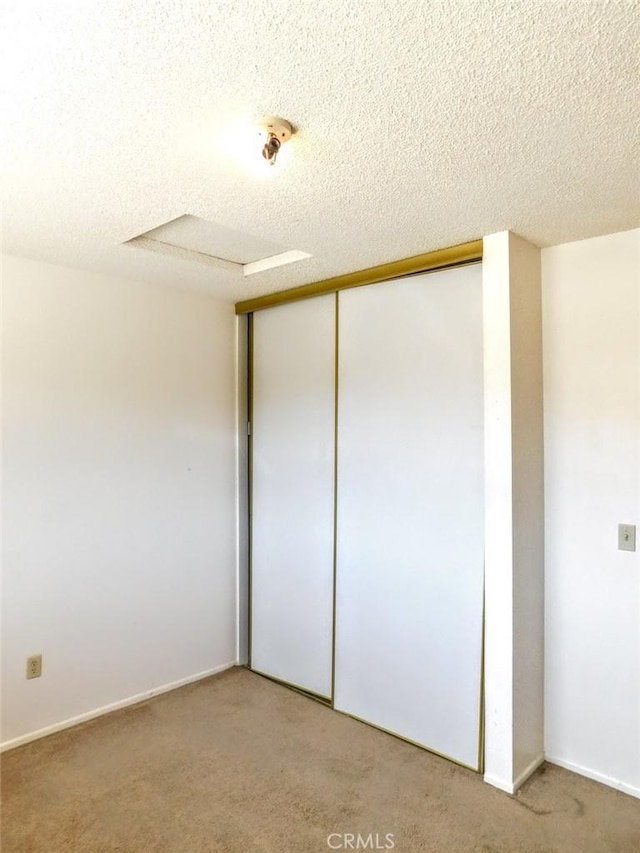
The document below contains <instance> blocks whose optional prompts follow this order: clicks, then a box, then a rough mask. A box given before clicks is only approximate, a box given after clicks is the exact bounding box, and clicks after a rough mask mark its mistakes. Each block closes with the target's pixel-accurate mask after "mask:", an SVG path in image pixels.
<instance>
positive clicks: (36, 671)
mask: <svg viewBox="0 0 640 853" xmlns="http://www.w3.org/2000/svg"><path fill="white" fill-rule="evenodd" d="M41 675H42V655H31V657H30V658H27V678H40V676H41Z"/></svg>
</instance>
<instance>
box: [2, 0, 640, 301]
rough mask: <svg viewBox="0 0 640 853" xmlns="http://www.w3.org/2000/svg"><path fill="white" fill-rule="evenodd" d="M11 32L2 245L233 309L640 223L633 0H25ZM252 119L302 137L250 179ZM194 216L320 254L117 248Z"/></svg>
mask: <svg viewBox="0 0 640 853" xmlns="http://www.w3.org/2000/svg"><path fill="white" fill-rule="evenodd" d="M2 29H3V31H4V34H5V42H6V44H5V47H4V48H3V57H2V60H1V61H2V65H3V66H4V67H3V69H2V81H3V83H2V85H3V88H4V92H3V96H2V104H1V108H2V113H3V117H4V130H3V139H2V152H1V156H2V173H3V195H4V205H3V226H4V227H3V249H4V251H6V252H10V253H14V254H18V255H26V256H29V257H33V258H37V259H40V260H44V261H51V262H55V263H62V264H68V265H72V266H77V267H81V268H88V269H93V270H97V271H101V272H105V273H110V274H115V275H120V276H124V277H126V278H136V279H142V280H146V281H151V282H157V283H167V284H171V285H178V286H184V287H197V288H200V289H205V290H208V291H210V292H212V293H217V294H219V295H220V296H221V297H222V298H224V299H228V300H236V299H242V298H247V297H251V296H256V295H260V294H263V293H268V292H272V291H276V290H281V289H283V288H287V287H292V286H295V285H299V284H303V283H305V282H309V281H315V280H318V279H322V278H326V277H328V276H332V275H338V274H341V273H345V272H350V271H352V270H355V269H361V268H363V267H367V266H371V265H374V264H379V263H383V262H385V261H391V260H395V259H398V258H402V257H406V256H409V255H412V254H417V253H420V252H425V251H429V250H431V249H436V248H441V247H444V246H448V245H452V244H455V243H459V242H463V241H466V240H470V239H475V238H477V237H480V236H482V235H484V234H488V233H491V232H494V231H499V230H502V229H505V228H510V229H512V230H514V231H516V232H518V233H520V234H522V235H523V236H524V237H526V238H527V239H529V240H532V241H533V242H534V243H537V244H538V245H550V244H555V243H561V242H565V241H568V240H576V239H580V238H585V237H589V236H593V235H596V234H602V233H606V232H612V231H618V230H623V229H627V228H632V227H636V226H637V225H638V224H639V223H640V165H639V160H638V143H639V131H638V128H639V127H640V73H639V63H638V59H639V54H638V44H639V43H640V2H639V0H526V2H525V0H433V2H423V1H422V0H362V2H358V3H345V2H344V0H324V2H322V3H318V2H317V0H313V2H311V0H297V2H292V0H271V2H266V0H230V1H229V2H227V0H222V2H216V3H212V2H210V0H203V2H199V0H191V2H189V0H186V1H185V0H163V2H125V0H105V2H101V3H100V4H98V5H96V4H94V3H86V2H83V0H77V2H72V0H60V2H57V3H51V2H49V0H35V2H33V0H32V2H29V0H20V2H9V3H5V4H4V12H3V21H2ZM265 114H277V115H281V116H284V117H285V118H288V119H290V120H291V121H292V122H293V123H294V124H295V125H296V126H297V127H298V128H299V133H298V134H297V135H296V136H295V137H294V138H293V140H292V141H291V142H290V143H288V145H287V148H290V151H288V152H287V153H288V155H289V156H288V157H287V158H286V159H285V158H284V157H283V158H282V162H281V163H279V164H278V165H277V166H276V168H275V169H273V170H272V171H271V173H269V175H268V178H266V179H259V178H256V177H255V176H254V175H252V174H250V173H249V172H248V171H247V170H246V169H244V168H243V167H241V166H240V165H238V163H237V162H236V160H235V159H234V157H233V156H231V155H230V153H229V152H228V151H227V150H223V147H222V145H221V142H220V140H221V138H222V136H223V135H224V133H225V132H226V130H227V128H229V127H232V126H233V125H234V123H235V122H237V121H238V120H240V119H247V118H251V119H258V118H261V117H262V116H264V115H265ZM283 152H284V149H283ZM232 153H233V152H232ZM185 213H188V214H193V215H195V216H199V217H201V218H203V219H207V220H210V221H213V222H216V223H218V224H219V225H222V226H225V227H228V228H234V229H238V230H241V231H244V232H246V233H248V234H252V235H254V236H256V237H259V238H262V239H264V240H268V241H271V242H274V243H278V244H281V245H283V246H286V247H289V248H295V249H300V250H302V251H305V252H309V253H311V254H312V255H313V257H312V258H311V259H309V260H305V261H301V262H300V263H297V264H292V265H291V266H289V267H282V268H279V269H273V270H269V271H267V272H264V273H260V274H258V275H255V276H253V277H251V278H249V279H246V278H243V277H242V275H241V274H240V273H239V272H237V271H230V270H223V269H214V268H210V267H207V266H205V265H203V264H199V263H195V262H193V261H191V260H189V259H188V258H185V257H183V256H180V255H175V256H165V255H161V254H158V253H154V252H148V251H145V250H143V249H140V248H135V247H132V246H125V245H122V244H123V243H124V242H125V241H126V240H129V239H130V238H131V237H134V236H136V235H138V234H141V233H143V232H145V231H148V230H149V229H152V228H155V227H156V226H158V225H161V224H162V223H164V222H167V221H168V220H170V219H174V218H176V217H178V216H181V215H183V214H185Z"/></svg>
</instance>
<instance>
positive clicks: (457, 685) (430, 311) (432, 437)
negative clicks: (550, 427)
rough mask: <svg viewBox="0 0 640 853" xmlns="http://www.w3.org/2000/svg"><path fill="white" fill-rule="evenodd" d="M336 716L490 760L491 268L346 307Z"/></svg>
mask: <svg viewBox="0 0 640 853" xmlns="http://www.w3.org/2000/svg"><path fill="white" fill-rule="evenodd" d="M339 345H340V349H339V351H340V360H339V384H338V388H339V403H338V416H339V431H338V527H337V537H338V538H337V603H336V607H337V610H336V613H337V622H336V631H337V633H336V684H335V707H336V708H338V709H340V710H342V711H346V712H348V713H350V714H353V715H354V716H356V717H359V718H361V719H363V720H366V721H368V722H372V723H374V724H376V725H378V726H380V727H381V728H384V729H386V730H388V731H391V732H394V733H396V734H399V735H401V736H402V737H405V738H407V739H408V740H411V741H414V742H416V743H419V744H421V745H424V746H426V747H428V748H430V749H432V750H434V751H436V752H438V753H441V754H443V755H446V756H448V757H450V758H453V759H454V760H456V761H458V762H460V763H462V764H465V765H467V766H470V767H474V768H477V767H478V764H479V730H480V698H481V668H482V665H481V650H482V619H483V612H482V611H483V605H482V601H483V431H482V412H483V387H482V305H481V269H480V266H473V267H465V268H461V269H457V270H448V271H443V272H439V273H432V274H428V275H420V276H415V277H412V278H408V279H405V280H402V281H398V282H392V283H388V284H380V285H374V286H369V287H363V288H358V289H356V290H351V291H346V292H343V293H341V294H340V299H339Z"/></svg>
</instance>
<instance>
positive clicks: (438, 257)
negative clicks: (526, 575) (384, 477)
mask: <svg viewBox="0 0 640 853" xmlns="http://www.w3.org/2000/svg"><path fill="white" fill-rule="evenodd" d="M482 256H483V241H482V239H479V240H473V241H470V242H468V243H460V244H458V245H455V246H450V247H448V248H445V249H437V250H435V251H432V252H426V253H424V254H421V255H413V256H412V257H409V258H404V259H402V260H398V261H391V262H389V263H386V264H381V265H379V266H375V267H368V268H366V269H363V270H358V271H356V272H352V273H346V274H344V275H340V276H335V277H333V278H328V279H323V280H321V281H317V282H312V283H310V284H303V285H300V286H298V287H294V288H290V289H288V290H282V291H279V292H277V293H272V294H268V295H266V296H258V297H255V298H254V299H246V300H242V301H240V302H236V304H235V313H236V315H237V316H242V315H247V320H248V350H249V353H248V356H249V357H248V369H249V377H248V379H249V381H248V387H247V391H248V397H249V400H248V407H247V409H248V417H249V425H250V430H249V435H248V440H249V448H248V465H249V477H248V504H249V506H248V519H247V522H248V526H249V536H248V542H249V560H248V575H249V577H248V593H249V601H248V620H247V621H248V625H247V627H248V633H249V636H248V662H247V668H248V669H251V668H252V667H251V598H252V583H251V562H252V559H251V558H252V541H251V521H252V497H253V496H252V489H251V480H252V468H253V446H252V445H253V441H252V438H253V435H252V433H253V411H252V402H253V357H254V353H253V312H255V311H261V310H264V309H266V308H272V307H275V306H276V305H285V304H287V303H288V302H297V301H298V300H301V299H311V298H313V297H315V296H321V295H325V294H329V293H335V294H336V304H335V313H336V321H335V386H334V393H335V404H334V411H335V449H334V498H333V502H334V545H333V551H334V553H333V633H332V677H331V696H330V698H329V699H327V698H325V697H320V696H317V695H316V694H315V693H313V692H310V691H308V690H305V689H304V688H300V687H298V686H297V685H294V684H290V683H288V682H284V681H281V680H280V679H276V678H273V677H271V676H267V675H264V674H263V673H259V672H256V671H255V670H252V671H253V672H256V674H257V675H261V676H262V677H264V678H267V679H268V680H270V681H274V682H276V683H279V684H282V685H283V686H285V687H288V688H289V689H291V690H294V691H296V692H299V693H302V694H303V695H305V696H308V697H309V698H312V699H315V700H316V701H320V702H321V703H322V704H326V705H328V706H329V707H331V708H332V709H333V702H334V696H335V648H336V643H335V638H336V580H337V578H336V574H337V540H336V528H337V501H338V371H339V361H338V360H339V329H340V299H339V293H340V291H341V290H348V289H350V288H353V287H364V286H366V285H370V284H378V283H384V282H391V281H394V280H397V279H399V278H404V277H405V276H411V275H417V274H419V273H426V272H438V271H440V270H445V269H451V268H453V267H458V266H466V265H468V264H477V263H481V262H482ZM482 609H483V619H482V658H481V677H480V731H479V733H478V734H479V743H478V747H479V748H478V766H477V767H471V766H469V765H467V764H463V763H462V762H460V761H457V760H456V759H454V758H451V756H448V755H443V754H441V753H438V752H436V751H435V750H433V749H429V748H428V747H425V746H424V745H423V744H420V743H416V742H415V741H412V740H409V739H408V738H405V737H403V736H402V735H400V734H398V733H397V732H393V731H390V730H389V729H383V728H381V727H379V726H376V725H375V724H373V723H370V722H368V721H367V720H361V719H360V718H359V717H354V716H353V715H351V714H348V713H345V712H342V711H338V712H337V713H343V714H344V715H345V716H347V717H352V719H356V720H358V721H359V722H362V723H364V724H365V725H368V726H371V727H372V728H376V729H378V730H379V731H384V732H385V733H386V734H389V735H391V736H392V737H396V738H398V739H399V740H403V741H405V743H410V744H412V745H413V746H417V747H419V748H420V749H424V750H425V751H427V752H431V753H432V754H434V755H439V756H440V757H442V758H445V759H447V760H448V761H451V762H452V763H453V764H457V765H459V766H461V767H465V768H467V769H469V770H472V771H474V772H476V773H483V771H484V739H485V737H484V736H485V731H484V727H485V709H484V663H485V661H484V634H485V624H484V595H483V608H482Z"/></svg>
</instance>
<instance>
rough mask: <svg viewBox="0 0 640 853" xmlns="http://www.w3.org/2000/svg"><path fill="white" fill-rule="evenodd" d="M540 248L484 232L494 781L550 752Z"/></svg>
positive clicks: (488, 748) (503, 781)
mask: <svg viewBox="0 0 640 853" xmlns="http://www.w3.org/2000/svg"><path fill="white" fill-rule="evenodd" d="M540 293H541V290H540V250H539V249H538V248H537V247H535V246H533V245H532V244H531V243H528V242H527V241H525V240H523V239H522V238H521V237H518V236H517V235H515V234H512V233H511V232H509V231H503V232H500V233H498V234H491V235H490V236H488V237H485V238H484V251H483V300H484V304H483V316H484V382H485V421H484V424H485V625H486V627H485V776H484V778H485V781H486V782H489V783H490V784H491V785H494V786H496V787H497V788H501V789H502V790H504V791H508V792H509V793H513V792H515V791H516V790H517V789H518V787H519V786H520V785H521V784H522V783H523V782H524V780H525V779H526V778H527V777H528V776H529V775H530V774H531V773H532V772H533V771H534V770H535V768H536V767H537V766H538V765H539V764H540V763H541V762H542V760H543V757H544V756H543V613H544V610H543V605H544V600H543V598H544V574H543V572H544V558H543V555H544V503H543V501H544V498H543V482H544V481H543V477H544V470H543V423H542V322H541V296H540Z"/></svg>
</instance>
